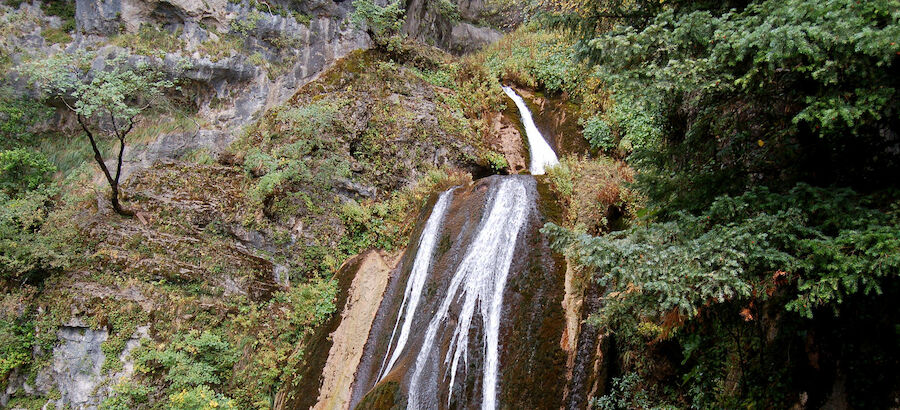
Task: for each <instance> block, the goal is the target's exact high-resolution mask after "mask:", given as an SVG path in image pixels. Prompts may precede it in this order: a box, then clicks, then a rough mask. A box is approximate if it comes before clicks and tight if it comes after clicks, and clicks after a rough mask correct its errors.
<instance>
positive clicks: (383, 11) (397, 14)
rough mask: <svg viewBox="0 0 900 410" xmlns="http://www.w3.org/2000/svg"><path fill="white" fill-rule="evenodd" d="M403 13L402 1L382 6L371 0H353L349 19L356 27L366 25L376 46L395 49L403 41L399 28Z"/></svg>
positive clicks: (390, 49) (398, 47)
mask: <svg viewBox="0 0 900 410" xmlns="http://www.w3.org/2000/svg"><path fill="white" fill-rule="evenodd" d="M404 14H405V12H404V10H403V2H401V1H399V0H396V1H390V2H388V4H387V5H386V6H383V7H382V6H379V5H378V4H376V3H375V2H374V1H372V0H353V15H352V16H351V19H352V20H353V22H354V23H355V24H356V25H357V26H358V27H366V29H367V31H368V32H369V33H370V35H371V36H372V40H374V41H375V44H377V45H378V47H381V48H384V49H386V50H389V51H397V50H399V49H400V44H401V42H402V41H403V37H402V34H401V31H400V28H401V27H402V25H403V15H404Z"/></svg>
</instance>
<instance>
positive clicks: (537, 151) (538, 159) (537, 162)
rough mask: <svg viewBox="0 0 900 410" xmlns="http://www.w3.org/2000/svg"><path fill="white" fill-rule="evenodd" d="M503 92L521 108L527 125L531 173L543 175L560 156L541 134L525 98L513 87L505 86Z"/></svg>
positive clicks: (520, 111)
mask: <svg viewBox="0 0 900 410" xmlns="http://www.w3.org/2000/svg"><path fill="white" fill-rule="evenodd" d="M503 92H505V93H506V95H508V96H509V98H512V100H513V101H514V102H515V103H516V107H518V108H519V114H521V117H522V125H524V126H525V136H526V137H528V149H529V151H530V152H531V175H543V174H544V173H545V172H546V169H547V167H549V166H551V165H556V164H558V163H559V158H557V157H556V153H555V152H553V148H551V147H550V144H548V143H547V140H546V139H544V136H543V135H541V132H540V131H539V130H538V129H537V126H536V125H534V118H532V117H531V111H530V110H529V109H528V106H527V105H525V100H523V99H522V97H520V96H519V94H516V92H515V91H513V89H512V88H510V87H507V86H505V85H504V86H503Z"/></svg>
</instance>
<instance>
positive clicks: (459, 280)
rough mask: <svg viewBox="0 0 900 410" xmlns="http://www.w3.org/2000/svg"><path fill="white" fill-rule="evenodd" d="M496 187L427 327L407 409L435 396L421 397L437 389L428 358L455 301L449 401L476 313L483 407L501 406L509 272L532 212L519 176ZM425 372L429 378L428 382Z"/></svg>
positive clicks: (490, 409) (446, 361)
mask: <svg viewBox="0 0 900 410" xmlns="http://www.w3.org/2000/svg"><path fill="white" fill-rule="evenodd" d="M498 185H499V186H498V187H497V189H496V191H495V194H494V196H493V200H492V201H491V203H490V209H489V210H488V211H487V212H486V215H487V216H486V217H485V218H484V219H483V220H482V222H481V224H480V226H479V230H478V232H477V234H476V235H475V238H474V240H473V241H472V243H471V244H470V245H469V247H468V249H467V250H466V254H465V256H464V257H463V259H462V262H461V263H460V265H459V267H458V268H457V270H456V272H455V273H454V275H453V277H452V278H451V280H450V284H449V286H448V289H447V292H446V294H445V295H444V297H443V299H442V300H441V303H440V304H439V305H438V308H437V311H436V312H434V314H433V316H432V318H431V321H430V322H429V324H428V328H427V329H426V331H425V337H424V339H423V342H422V346H421V348H420V349H419V352H418V354H417V356H416V361H415V364H414V369H413V374H412V377H411V378H410V381H409V397H408V403H409V409H413V410H415V409H418V408H421V407H424V406H426V404H425V403H426V402H428V399H433V397H428V399H426V397H427V396H423V392H422V390H423V388H424V389H428V388H429V387H432V388H433V387H434V384H433V383H429V380H434V379H433V377H434V375H426V374H423V372H424V371H425V369H426V367H428V364H429V363H428V362H429V360H431V359H433V358H435V357H437V358H439V355H437V354H432V350H433V349H440V348H441V346H440V344H436V343H435V342H436V339H437V336H438V332H439V331H440V330H441V329H442V328H443V327H444V326H445V325H446V324H447V323H448V315H449V314H450V308H451V305H453V304H454V303H459V316H458V317H457V318H456V321H455V322H456V323H455V327H454V329H453V334H452V336H451V339H450V346H449V348H448V350H447V353H446V356H445V357H444V365H445V366H449V369H448V372H449V374H450V384H449V385H448V388H449V392H448V405H449V400H450V398H452V397H453V390H454V385H455V382H456V373H457V369H458V366H459V363H460V360H465V361H468V352H467V350H468V346H469V333H470V331H471V327H472V326H471V325H472V320H473V318H474V316H475V314H476V313H478V314H479V316H480V318H481V321H482V323H483V329H484V332H483V333H484V338H483V341H482V346H483V349H484V364H483V369H482V373H483V374H482V389H481V391H482V400H481V408H482V409H487V410H493V409H495V408H496V407H497V374H498V368H499V355H500V353H499V335H500V316H501V313H502V307H503V291H504V288H505V287H506V281H507V278H508V276H509V270H510V266H511V264H512V259H513V255H514V252H515V248H516V240H517V238H518V236H519V232H520V231H521V229H522V227H523V226H524V225H525V220H526V216H527V210H528V201H525V200H524V199H525V198H527V191H526V189H525V185H524V184H523V183H522V181H521V180H519V179H516V178H507V179H503V180H502V181H501V182H500V183H499V184H498ZM451 323H452V322H451ZM432 364H434V363H432ZM428 368H434V367H428ZM463 368H465V364H463ZM425 376H427V377H428V380H424V377H425ZM429 385H430V386H429Z"/></svg>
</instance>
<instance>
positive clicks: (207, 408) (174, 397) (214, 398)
mask: <svg viewBox="0 0 900 410" xmlns="http://www.w3.org/2000/svg"><path fill="white" fill-rule="evenodd" d="M167 404H168V406H167V408H170V409H173V410H213V409H224V410H232V409H237V408H238V407H237V405H236V404H235V401H234V400H232V399H230V398H228V397H226V396H224V395H221V394H219V393H216V392H214V391H212V389H210V388H209V387H207V386H205V385H203V386H197V387H193V388H191V389H184V390H182V391H180V392H178V393H172V394H170V395H169V401H168V403H167Z"/></svg>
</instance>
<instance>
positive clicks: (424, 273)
mask: <svg viewBox="0 0 900 410" xmlns="http://www.w3.org/2000/svg"><path fill="white" fill-rule="evenodd" d="M452 197H453V189H450V190H448V191H445V192H443V193H441V195H440V197H438V200H437V202H435V204H434V208H433V209H432V211H431V215H430V216H429V217H428V221H427V222H425V229H423V230H422V236H420V237H419V248H418V252H417V253H416V258H415V260H414V261H413V267H412V270H411V271H410V273H409V279H407V282H406V291H405V292H404V293H403V303H401V304H400V314H398V315H397V322H396V323H395V324H394V331H393V332H392V333H391V338H390V341H391V342H390V343H393V340H394V334H396V333H397V326H398V325H399V324H400V318H401V317H402V318H404V320H403V326H402V327H401V328H400V337H399V338H398V339H397V346H396V347H395V348H394V354H393V355H391V356H390V357H391V359H390V361H387V362H386V363H385V362H382V364H381V371H380V376H379V378H378V379H379V381H380V380H381V379H383V378H384V376H385V375H386V374H387V373H389V372H390V370H391V368H393V367H394V363H395V362H396V361H397V358H398V357H400V353H401V352H402V351H403V348H404V347H406V341H407V339H408V338H409V329H410V327H411V326H412V323H413V319H414V318H415V313H416V307H418V306H419V300H420V299H421V297H422V288H423V287H424V286H425V280H426V279H427V278H428V269H429V268H430V267H431V258H432V256H433V255H434V248H435V247H436V246H437V240H438V234H440V228H441V223H442V222H443V220H444V215H445V214H446V213H447V206H448V205H449V204H450V200H451V198H452ZM407 301H408V302H409V303H408V304H407ZM404 308H405V309H404ZM387 351H388V352H390V351H391V345H390V344H388V350H387ZM384 358H385V360H387V358H388V356H387V355H385V357H384Z"/></svg>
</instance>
